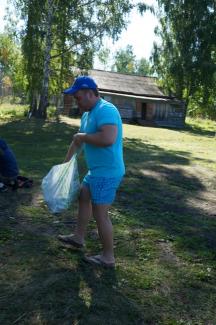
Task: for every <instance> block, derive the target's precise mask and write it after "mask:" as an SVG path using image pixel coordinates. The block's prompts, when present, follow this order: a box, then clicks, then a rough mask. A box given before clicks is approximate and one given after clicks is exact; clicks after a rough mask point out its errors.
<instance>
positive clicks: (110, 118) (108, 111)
mask: <svg viewBox="0 0 216 325" xmlns="http://www.w3.org/2000/svg"><path fill="white" fill-rule="evenodd" d="M106 124H113V125H117V124H118V111H117V109H116V108H114V107H106V106H105V107H103V108H100V111H99V112H98V115H97V126H98V127H101V126H103V125H106Z"/></svg>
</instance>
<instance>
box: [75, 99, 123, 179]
mask: <svg viewBox="0 0 216 325" xmlns="http://www.w3.org/2000/svg"><path fill="white" fill-rule="evenodd" d="M103 125H116V126H117V129H118V133H117V138H116V141H115V143H113V144H112V145H110V146H106V147H98V146H95V145H92V144H87V143H86V144H85V145H84V153H85V159H86V163H87V166H88V169H89V172H88V174H89V175H91V176H94V177H109V178H110V177H117V178H121V177H122V176H123V175H124V174H125V166H124V161H123V148H122V121H121V117H120V114H119V111H118V109H117V108H116V107H115V106H114V105H113V104H111V103H109V102H107V101H105V100H104V99H99V100H98V102H97V103H96V105H95V106H94V107H93V108H92V109H91V111H89V112H85V113H84V114H83V115H82V119H81V127H80V132H82V133H89V134H92V133H96V132H99V131H100V128H101V127H102V126H103Z"/></svg>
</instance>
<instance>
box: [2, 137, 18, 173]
mask: <svg viewBox="0 0 216 325" xmlns="http://www.w3.org/2000/svg"><path fill="white" fill-rule="evenodd" d="M18 174H19V168H18V165H17V161H16V157H15V155H14V153H13V151H12V150H11V149H10V148H9V146H8V145H7V143H6V141H4V140H3V139H0V175H1V176H3V177H8V178H15V177H17V176H18Z"/></svg>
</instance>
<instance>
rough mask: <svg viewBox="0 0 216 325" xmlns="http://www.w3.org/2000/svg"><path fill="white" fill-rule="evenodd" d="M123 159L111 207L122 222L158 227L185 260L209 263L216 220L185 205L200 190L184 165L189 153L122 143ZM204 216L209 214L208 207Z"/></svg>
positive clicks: (135, 142)
mask: <svg viewBox="0 0 216 325" xmlns="http://www.w3.org/2000/svg"><path fill="white" fill-rule="evenodd" d="M125 158H126V159H125V160H126V167H127V172H126V176H125V178H124V181H123V183H122V186H121V188H120V190H119V193H118V197H117V202H116V207H117V209H119V211H121V212H122V214H125V215H126V218H125V219H126V220H127V221H126V223H127V222H128V224H129V225H131V226H132V227H136V225H137V226H140V227H143V228H148V227H149V228H154V229H158V230H160V231H161V232H163V233H164V236H165V238H166V237H167V238H175V244H176V246H177V247H178V248H179V249H180V248H181V249H184V251H185V254H188V256H190V255H196V254H198V255H203V256H205V255H206V256H208V257H210V259H212V260H213V259H214V258H215V256H216V255H215V249H216V237H215V226H216V220H215V218H212V217H211V216H210V215H209V214H208V213H206V212H205V210H204V209H202V207H200V208H198V207H196V206H194V205H193V204H191V202H193V199H195V198H196V199H197V200H198V199H199V196H200V197H201V193H202V192H205V190H206V188H205V185H204V184H203V183H202V182H201V179H200V175H199V174H196V172H195V171H194V172H193V169H192V168H191V167H190V154H189V153H187V152H182V151H180V150H179V151H175V152H174V151H165V150H163V149H162V148H160V147H157V146H155V145H149V144H145V143H143V142H142V141H139V140H138V139H125ZM189 202H190V203H189ZM210 213H212V216H214V213H215V212H214V208H213V207H212V210H211V211H210ZM172 240H173V239H172Z"/></svg>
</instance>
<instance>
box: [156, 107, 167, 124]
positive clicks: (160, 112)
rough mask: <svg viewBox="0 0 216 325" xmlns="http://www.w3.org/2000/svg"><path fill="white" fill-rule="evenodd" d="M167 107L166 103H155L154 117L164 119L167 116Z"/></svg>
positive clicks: (159, 119)
mask: <svg viewBox="0 0 216 325" xmlns="http://www.w3.org/2000/svg"><path fill="white" fill-rule="evenodd" d="M168 113H169V108H168V105H167V104H163V103H157V104H156V108H155V115H154V119H155V120H158V121H163V120H166V119H167V117H168Z"/></svg>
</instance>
